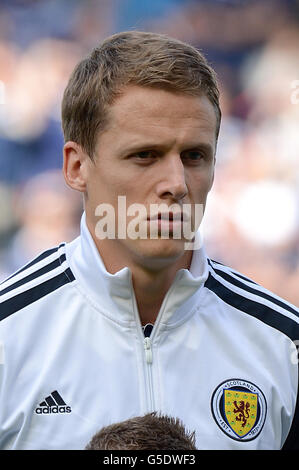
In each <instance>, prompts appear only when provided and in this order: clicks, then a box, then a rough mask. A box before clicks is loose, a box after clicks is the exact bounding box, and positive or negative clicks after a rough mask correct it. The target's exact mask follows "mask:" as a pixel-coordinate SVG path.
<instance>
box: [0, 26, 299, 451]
mask: <svg viewBox="0 0 299 470" xmlns="http://www.w3.org/2000/svg"><path fill="white" fill-rule="evenodd" d="M220 119H221V112H220V109H219V93H218V88H217V82H216V79H215V74H214V72H213V71H212V70H211V68H210V67H209V66H208V64H207V62H206V60H205V58H204V57H203V56H202V55H201V54H200V53H199V52H198V51H197V50H196V49H195V48H193V47H191V46H189V45H187V44H184V43H182V42H180V41H177V40H174V39H171V38H168V37H165V36H163V35H157V34H151V33H143V32H124V33H120V34H116V35H114V36H112V37H110V38H107V39H106V40H105V41H104V42H103V44H101V46H99V47H98V48H96V49H95V50H94V51H93V52H92V53H91V55H90V56H89V57H87V58H86V59H84V60H83V61H82V62H80V63H79V64H78V66H77V67H76V69H75V70H74V72H73V74H72V76H71V78H70V81H69V84H68V86H67V88H66V91H65V94H64V98H63V103H62V125H63V130H64V136H65V146H64V176H65V180H66V182H67V184H68V185H69V186H70V187H72V188H73V189H75V190H77V191H80V192H82V194H83V196H84V209H85V210H84V214H83V217H82V223H81V236H80V237H79V238H77V239H76V240H74V241H73V242H71V243H69V244H64V243H62V244H61V245H60V246H59V247H56V248H52V249H49V250H48V251H46V252H45V253H42V254H41V255H40V256H38V257H37V258H36V259H35V260H33V261H32V262H31V263H29V264H28V265H27V266H25V267H24V268H23V269H22V270H20V271H19V272H18V273H16V274H14V275H13V276H11V277H10V278H9V279H8V280H6V282H4V283H3V284H2V292H1V298H2V305H1V322H0V328H1V330H0V331H1V335H0V340H1V342H2V345H3V353H2V366H1V396H0V403H1V405H0V429H1V431H0V436H1V437H0V443H1V444H0V446H1V448H3V449H82V448H84V446H85V445H86V442H88V441H89V440H90V439H91V437H92V436H93V435H94V434H95V432H97V430H98V429H99V428H101V427H104V426H107V425H110V424H113V423H116V422H120V421H124V420H126V419H129V418H131V417H133V416H138V415H139V416H140V415H144V414H147V413H149V412H152V411H158V412H160V413H163V414H167V415H169V416H177V417H178V418H179V419H181V420H182V422H184V423H185V425H186V426H187V427H188V428H189V429H194V430H195V431H196V436H197V439H198V442H199V443H200V448H201V449H245V450H246V449H247V450H248V449H281V448H294V447H296V446H297V447H298V442H299V441H298V438H297V436H296V427H297V422H298V411H297V410H298V408H297V407H296V401H297V395H298V364H297V362H298V361H297V354H296V348H295V344H296V340H297V339H298V338H299V327H298V310H297V309H296V308H295V307H294V306H292V305H290V304H289V303H288V302H285V301H283V300H282V299H280V298H278V297H277V296H276V295H274V294H271V293H270V292H268V291H266V290H265V289H263V288H262V287H261V286H259V285H257V284H256V283H254V282H253V281H251V280H249V279H247V278H246V277H244V276H242V275H240V274H239V273H237V272H236V271H235V270H233V269H230V268H228V267H226V266H223V265H221V264H219V263H217V262H215V261H212V260H210V259H209V258H207V256H206V254H205V252H204V249H203V247H202V246H201V243H200V239H199V237H198V234H197V233H196V232H197V228H198V225H199V223H200V217H198V213H200V209H203V210H204V208H205V205H206V200H207V195H208V192H209V191H210V189H211V187H212V184H213V178H214V167H215V153H216V144H217V137H218V131H219V126H220ZM228 184H229V182H228ZM124 207H125V209H126V210H124ZM203 210H202V212H203ZM136 214H137V216H136ZM192 248H193V249H192ZM143 327H144V328H143ZM151 328H152V329H151ZM150 330H151V331H150Z"/></svg>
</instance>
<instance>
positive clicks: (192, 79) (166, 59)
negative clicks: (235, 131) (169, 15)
mask: <svg viewBox="0 0 299 470" xmlns="http://www.w3.org/2000/svg"><path fill="white" fill-rule="evenodd" d="M130 84H132V85H140V86H144V87H151V88H153V87H154V88H160V89H165V90H169V91H174V92H179V93H186V94H189V95H193V96H200V95H206V96H207V97H208V98H209V100H210V101H211V103H212V104H213V106H214V108H215V112H216V117H217V128H216V137H218V133H219V128H220V121H221V110H220V106H219V90H218V85H217V78H216V74H215V72H214V70H213V69H212V68H211V67H210V66H209V65H208V63H207V60H206V59H205V57H204V56H203V55H202V54H201V52H200V51H199V50H197V49H196V48H195V47H193V46H191V45H189V44H186V43H184V42H182V41H179V40H177V39H173V38H170V37H168V36H166V35H163V34H156V33H149V32H142V31H125V32H121V33H118V34H114V35H112V36H110V37H108V38H106V39H105V40H104V41H103V42H102V44H100V45H99V46H98V47H96V48H94V49H93V51H92V52H91V53H90V54H89V55H88V57H86V58H85V59H83V60H82V61H81V62H79V64H78V65H77V66H76V67H75V69H74V71H73V73H72V75H71V77H70V80H69V82H68V85H67V87H66V89H65V92H64V96H63V100H62V128H63V133H64V139H65V142H67V141H70V140H71V141H74V142H76V143H78V144H79V145H80V146H81V147H82V148H83V149H84V150H85V151H86V153H87V154H88V155H89V156H90V157H91V158H92V157H93V155H94V150H95V145H96V141H97V137H98V134H99V132H100V131H101V130H103V129H104V128H105V126H106V125H107V122H108V109H109V106H111V105H112V104H113V101H114V100H115V99H116V97H117V96H119V94H120V93H121V90H122V89H123V88H124V87H125V86H127V85H130Z"/></svg>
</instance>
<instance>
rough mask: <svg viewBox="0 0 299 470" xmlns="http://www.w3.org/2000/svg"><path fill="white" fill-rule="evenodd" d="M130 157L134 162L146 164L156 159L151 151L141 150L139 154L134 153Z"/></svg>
mask: <svg viewBox="0 0 299 470" xmlns="http://www.w3.org/2000/svg"><path fill="white" fill-rule="evenodd" d="M131 157H133V158H134V159H135V160H137V161H139V162H144V163H147V162H151V161H152V160H154V159H155V158H156V157H157V155H156V154H155V152H153V151H152V150H142V151H141V152H136V153H134V154H133V155H131Z"/></svg>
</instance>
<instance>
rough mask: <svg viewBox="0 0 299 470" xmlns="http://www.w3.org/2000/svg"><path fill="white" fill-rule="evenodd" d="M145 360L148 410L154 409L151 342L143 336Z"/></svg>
mask: <svg viewBox="0 0 299 470" xmlns="http://www.w3.org/2000/svg"><path fill="white" fill-rule="evenodd" d="M143 346H144V352H145V360H146V372H147V385H148V392H149V411H154V387H153V376H152V363H153V353H152V342H151V340H150V338H148V337H147V338H144V340H143Z"/></svg>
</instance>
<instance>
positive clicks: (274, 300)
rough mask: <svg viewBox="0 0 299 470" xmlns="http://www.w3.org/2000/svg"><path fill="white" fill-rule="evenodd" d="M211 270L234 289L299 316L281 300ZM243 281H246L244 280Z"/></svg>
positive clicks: (297, 312) (216, 270) (225, 274)
mask: <svg viewBox="0 0 299 470" xmlns="http://www.w3.org/2000/svg"><path fill="white" fill-rule="evenodd" d="M213 270H214V271H215V273H217V274H218V275H219V276H220V277H222V278H223V279H225V280H226V281H228V282H230V283H231V284H233V285H234V286H236V287H240V289H243V290H245V291H247V292H250V293H251V294H254V295H258V296H259V297H262V298H263V299H266V300H270V302H272V303H273V304H276V305H278V306H279V307H282V308H283V309H284V310H288V311H289V312H291V313H293V314H294V315H296V316H297V317H298V316H299V311H298V310H296V309H295V308H293V307H291V306H290V305H288V304H286V303H285V302H283V301H282V300H281V299H277V298H276V297H274V296H272V295H270V294H267V293H266V292H263V291H260V290H258V289H255V288H254V287H251V286H248V285H247V284H244V283H243V282H241V281H238V279H236V278H235V277H233V276H231V275H230V274H228V273H226V272H223V271H221V270H220V269H216V268H215V267H213ZM245 280H247V279H246V278H245Z"/></svg>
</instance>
